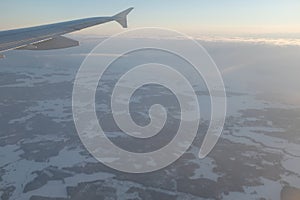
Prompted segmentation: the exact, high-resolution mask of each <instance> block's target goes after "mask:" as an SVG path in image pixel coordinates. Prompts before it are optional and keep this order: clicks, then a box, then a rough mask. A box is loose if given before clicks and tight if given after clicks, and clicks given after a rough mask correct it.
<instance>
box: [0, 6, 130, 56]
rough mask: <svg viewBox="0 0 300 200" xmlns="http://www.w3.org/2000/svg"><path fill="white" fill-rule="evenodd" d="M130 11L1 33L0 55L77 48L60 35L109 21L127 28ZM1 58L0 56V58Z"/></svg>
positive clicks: (70, 40)
mask: <svg viewBox="0 0 300 200" xmlns="http://www.w3.org/2000/svg"><path fill="white" fill-rule="evenodd" d="M132 9H133V8H128V9H127V10H124V11H123V12H121V13H119V14H116V15H114V16H112V17H93V18H87V19H79V20H74V21H68V22H61V23H56V24H49V25H42V26H36V27H31V28H23V29H15V30H8V31H1V32H0V53H1V52H3V51H8V50H13V49H22V50H50V49H62V48H69V47H74V46H78V45H79V42H78V41H75V40H72V39H69V38H66V37H64V36H62V35H64V34H66V33H71V32H74V31H79V30H81V29H84V28H88V27H91V26H95V25H99V24H103V23H107V22H111V21H116V22H118V23H119V24H120V25H122V27H124V28H127V15H128V14H129V13H130V12H131V10H132ZM3 57H4V56H3V55H1V54H0V58H3Z"/></svg>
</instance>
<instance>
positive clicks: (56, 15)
mask: <svg viewBox="0 0 300 200" xmlns="http://www.w3.org/2000/svg"><path fill="white" fill-rule="evenodd" d="M131 6H133V7H135V10H134V12H133V13H132V14H131V15H130V19H129V24H130V27H132V28H135V27H143V26H155V27H166V28H174V29H177V30H179V31H184V32H186V33H190V34H191V33H201V32H219V33H231V32H232V33H243V32H245V33H290V32H292V33H295V32H298V33H299V32H300V1H299V0H185V1H183V0H151V1H146V0H107V1H104V0H86V1H84V0H72V1H70V0H68V1H67V0H51V1H50V0H48V1H40V0H26V1H25V0H24V1H20V0H1V7H0V9H1V10H0V19H1V23H0V29H1V30H4V29H12V28H18V27H26V26H34V25H39V24H46V23H52V22H58V21H65V20H70V19H77V18H85V17H90V16H103V15H104V16H105V15H113V14H115V13H117V12H119V11H121V10H123V9H126V8H127V7H131ZM117 30H120V27H119V26H118V25H116V24H107V25H104V26H102V27H101V28H100V27H96V28H92V29H88V30H86V31H85V32H84V33H87V32H88V33H108V32H111V31H113V32H114V31H117Z"/></svg>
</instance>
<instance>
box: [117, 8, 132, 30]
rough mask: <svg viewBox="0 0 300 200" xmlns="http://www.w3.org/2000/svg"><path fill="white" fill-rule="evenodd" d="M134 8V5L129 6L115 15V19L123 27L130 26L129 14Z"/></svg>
mask: <svg viewBox="0 0 300 200" xmlns="http://www.w3.org/2000/svg"><path fill="white" fill-rule="evenodd" d="M133 9H134V7H130V8H127V9H126V10H124V11H122V12H120V13H118V14H116V15H114V16H113V18H114V20H115V21H116V22H118V23H119V24H120V25H121V26H122V27H123V28H128V22H127V15H128V14H129V13H130V12H131V11H132V10H133Z"/></svg>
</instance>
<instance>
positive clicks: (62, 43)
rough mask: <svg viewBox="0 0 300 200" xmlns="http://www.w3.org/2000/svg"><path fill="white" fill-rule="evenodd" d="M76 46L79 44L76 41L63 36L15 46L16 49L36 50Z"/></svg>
mask: <svg viewBox="0 0 300 200" xmlns="http://www.w3.org/2000/svg"><path fill="white" fill-rule="evenodd" d="M76 46H79V42H78V41H76V40H72V39H70V38H67V37H63V36H57V37H55V38H51V39H49V40H45V41H42V42H37V43H34V44H29V45H27V46H24V47H20V48H17V50H36V51H38V50H52V49H65V48H70V47H76Z"/></svg>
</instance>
